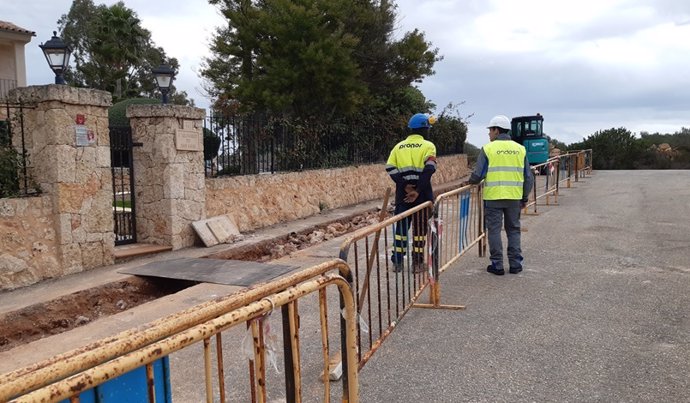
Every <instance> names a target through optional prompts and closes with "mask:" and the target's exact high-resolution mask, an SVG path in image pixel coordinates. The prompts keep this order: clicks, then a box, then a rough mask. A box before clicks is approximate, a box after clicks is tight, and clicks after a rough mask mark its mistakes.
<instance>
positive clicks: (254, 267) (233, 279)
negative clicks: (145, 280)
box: [118, 258, 297, 287]
mask: <svg viewBox="0 0 690 403" xmlns="http://www.w3.org/2000/svg"><path fill="white" fill-rule="evenodd" d="M296 268H297V266H285V265H277V264H266V263H258V262H247V261H244V260H225V259H204V258H201V259H194V258H181V259H173V260H165V261H161V262H151V263H147V264H145V265H142V266H139V267H133V268H128V269H121V270H118V272H119V273H124V274H133V275H136V276H148V277H162V278H172V279H177V280H191V281H198V282H202V283H215V284H224V285H235V286H241V287H249V286H251V285H254V284H259V283H264V282H267V281H269V280H272V279H274V278H276V277H278V276H281V275H283V274H286V273H289V272H291V271H292V270H295V269H296Z"/></svg>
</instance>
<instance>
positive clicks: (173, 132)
mask: <svg viewBox="0 0 690 403" xmlns="http://www.w3.org/2000/svg"><path fill="white" fill-rule="evenodd" d="M204 115H205V111H204V110H203V109H199V108H193V107H189V106H179V105H130V106H129V107H127V117H128V118H129V122H130V126H131V127H132V141H133V142H134V143H135V147H134V150H133V164H132V165H133V173H132V174H133V175H134V194H135V202H134V203H135V211H136V220H137V241H139V242H146V243H153V244H157V245H166V246H172V248H173V249H180V248H184V247H187V246H192V245H194V242H195V239H196V238H195V234H194V229H193V228H192V223H193V222H194V221H198V220H201V219H204V218H206V186H205V178H204V152H203V137H202V119H203V118H204ZM137 143H139V144H140V145H137Z"/></svg>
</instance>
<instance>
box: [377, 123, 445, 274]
mask: <svg viewBox="0 0 690 403" xmlns="http://www.w3.org/2000/svg"><path fill="white" fill-rule="evenodd" d="M435 122H436V118H435V117H434V116H432V115H428V114H426V113H417V114H415V115H413V116H412V117H411V118H410V120H409V122H408V124H407V127H408V136H407V138H406V139H405V140H403V141H401V142H399V143H398V144H396V145H395V147H393V150H392V151H391V153H390V156H389V157H388V161H387V162H386V172H388V175H390V177H391V179H393V182H395V214H400V213H403V212H405V211H407V210H409V209H411V208H413V207H415V206H418V205H420V204H422V203H424V202H427V201H433V198H434V192H433V189H432V188H431V176H432V175H433V174H434V172H436V146H435V145H434V143H432V142H431V141H429V140H426V139H425V138H424V137H425V136H427V135H428V133H429V130H430V129H431V127H432V125H433V124H434V123H435ZM429 210H430V209H423V210H420V211H418V212H416V213H415V214H414V215H412V216H409V217H407V218H406V219H404V220H402V221H400V222H399V223H398V224H397V225H396V226H395V239H394V240H393V253H392V256H391V261H392V262H393V269H394V271H395V272H402V271H403V269H404V268H405V266H407V267H408V268H409V267H412V268H413V270H414V272H416V273H421V272H423V271H424V245H425V243H426V233H427V221H428V219H429V217H430V216H431V211H429ZM410 225H412V233H413V239H412V251H411V252H412V253H409V252H410V251H409V250H408V245H409V238H408V233H409V229H410ZM406 263H407V264H406Z"/></svg>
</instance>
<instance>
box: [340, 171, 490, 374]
mask: <svg viewBox="0 0 690 403" xmlns="http://www.w3.org/2000/svg"><path fill="white" fill-rule="evenodd" d="M481 192H482V186H481V185H480V186H465V187H462V188H460V189H456V190H453V191H450V192H447V193H444V194H442V195H439V196H438V197H437V199H436V202H435V203H431V202H426V203H423V204H420V205H418V206H416V207H414V208H411V209H409V210H407V211H405V212H403V213H401V214H398V215H395V216H393V217H390V218H388V219H384V220H382V221H381V222H380V223H378V224H373V225H370V226H368V227H366V228H363V229H361V230H359V231H357V232H355V233H354V234H353V235H351V236H349V237H348V238H347V239H346V240H345V241H344V242H343V244H342V246H341V248H340V258H341V259H342V260H344V261H346V262H348V264H349V265H350V267H352V271H353V280H354V285H353V289H354V291H355V295H356V301H357V312H358V313H359V314H360V318H359V329H358V333H357V336H358V338H357V340H358V343H359V344H358V346H359V365H360V368H361V367H363V366H364V365H365V364H366V362H367V361H368V360H369V358H371V356H372V355H373V354H374V353H375V351H376V350H377V349H378V347H379V346H380V345H381V344H382V343H383V341H384V340H385V339H386V338H387V337H388V335H390V333H391V332H392V331H393V329H394V328H395V326H396V325H397V323H398V322H399V321H400V320H401V319H402V318H403V316H404V315H405V314H406V313H407V312H408V311H409V309H410V308H412V307H419V308H442V309H464V306H460V305H441V304H440V282H439V273H440V272H442V271H444V270H445V269H446V268H447V267H448V266H450V265H451V264H452V263H453V262H455V261H456V260H457V259H458V258H459V257H460V256H461V255H463V254H464V253H465V252H467V250H469V249H470V248H471V247H472V246H474V245H476V244H478V243H479V244H480V248H479V251H480V252H479V253H480V256H483V253H485V250H486V245H485V244H484V243H485V235H484V225H483V218H482V216H483V207H482V206H483V204H482V200H481V199H482V198H481ZM384 205H385V203H384ZM429 285H431V288H430V289H431V292H430V303H429V304H423V303H418V302H417V301H418V299H419V297H420V296H421V295H422V293H423V292H424V290H425V289H426V288H427V287H428V286H429Z"/></svg>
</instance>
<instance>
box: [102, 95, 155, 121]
mask: <svg viewBox="0 0 690 403" xmlns="http://www.w3.org/2000/svg"><path fill="white" fill-rule="evenodd" d="M160 103H161V101H160V100H159V99H151V98H130V99H125V100H124V101H120V102H118V103H116V104H115V105H113V106H111V107H110V108H109V109H108V124H109V125H110V126H129V118H127V115H126V114H127V107H128V106H129V105H156V104H160Z"/></svg>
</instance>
